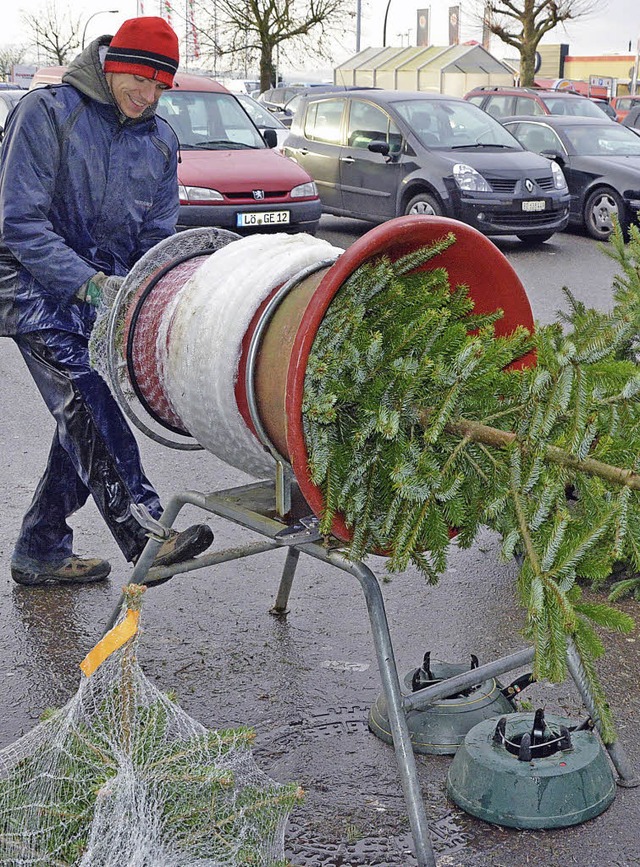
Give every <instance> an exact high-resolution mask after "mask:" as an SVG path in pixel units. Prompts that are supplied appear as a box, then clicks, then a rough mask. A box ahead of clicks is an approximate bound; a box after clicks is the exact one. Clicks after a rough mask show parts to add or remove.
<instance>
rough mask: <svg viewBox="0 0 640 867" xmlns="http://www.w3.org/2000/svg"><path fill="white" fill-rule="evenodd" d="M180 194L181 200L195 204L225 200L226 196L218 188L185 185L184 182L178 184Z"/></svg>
mask: <svg viewBox="0 0 640 867" xmlns="http://www.w3.org/2000/svg"><path fill="white" fill-rule="evenodd" d="M178 195H179V197H180V201H181V202H187V203H188V204H193V203H194V202H205V203H207V202H223V201H224V196H223V195H222V193H219V192H218V191H217V190H211V189H209V187H185V185H184V184H178Z"/></svg>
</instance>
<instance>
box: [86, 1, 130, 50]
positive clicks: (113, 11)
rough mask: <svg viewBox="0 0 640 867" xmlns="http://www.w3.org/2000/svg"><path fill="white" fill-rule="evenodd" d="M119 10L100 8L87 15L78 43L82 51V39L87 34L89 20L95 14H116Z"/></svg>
mask: <svg viewBox="0 0 640 867" xmlns="http://www.w3.org/2000/svg"><path fill="white" fill-rule="evenodd" d="M119 11H120V10H119V9H101V10H100V12H94V13H93V15H89V17H88V18H87V20H86V23H85V25H84V29H83V31H82V40H81V43H80V47H81V49H82V50H83V51H84V40H85V36H86V35H87V27H88V26H89V22H90V21H91V19H92V18H95V17H96V15H117V14H118V12H119Z"/></svg>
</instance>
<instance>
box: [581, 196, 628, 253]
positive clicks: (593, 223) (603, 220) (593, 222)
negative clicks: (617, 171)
mask: <svg viewBox="0 0 640 867" xmlns="http://www.w3.org/2000/svg"><path fill="white" fill-rule="evenodd" d="M623 213H624V203H623V201H622V199H621V198H620V196H619V195H618V194H617V193H616V191H615V190H612V189H609V188H604V187H603V188H602V189H599V190H594V192H593V193H591V195H590V196H589V197H588V198H587V201H586V204H585V206H584V224H585V226H586V229H587V232H588V233H589V234H590V235H591V237H592V238H595V239H596V240H598V241H606V240H607V239H608V238H609V235H611V233H612V232H613V219H612V218H613V216H614V215H615V216H616V217H617V218H618V219H619V220H620V219H622V214H623Z"/></svg>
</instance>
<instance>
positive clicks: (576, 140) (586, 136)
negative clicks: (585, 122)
mask: <svg viewBox="0 0 640 867" xmlns="http://www.w3.org/2000/svg"><path fill="white" fill-rule="evenodd" d="M564 134H565V137H566V138H567V140H568V142H569V144H570V145H571V147H572V149H573V151H574V152H575V154H577V155H578V156H583V157H587V156H614V155H615V156H640V136H637V135H636V134H635V133H634V132H633V130H631V129H629V128H628V127H626V126H622V124H619V123H606V124H602V126H600V125H597V126H591V125H589V126H568V127H566V129H565V130H564Z"/></svg>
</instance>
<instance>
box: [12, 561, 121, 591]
mask: <svg viewBox="0 0 640 867" xmlns="http://www.w3.org/2000/svg"><path fill="white" fill-rule="evenodd" d="M109 572H111V564H110V563H108V562H107V561H106V560H100V559H99V558H98V557H87V558H85V557H78V555H77V554H72V555H71V556H70V557H67V558H66V560H62V562H60V563H40V562H38V561H36V560H26V561H22V562H20V561H16V562H13V563H12V564H11V577H12V578H13V580H14V581H15V582H16V583H17V584H23V585H25V586H26V587H37V586H44V585H47V584H91V583H93V582H94V581H104V579H105V578H106V577H107V575H108V574H109Z"/></svg>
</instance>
